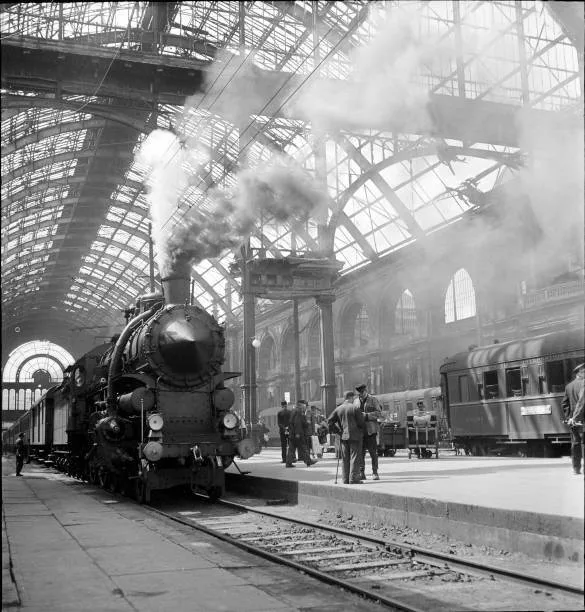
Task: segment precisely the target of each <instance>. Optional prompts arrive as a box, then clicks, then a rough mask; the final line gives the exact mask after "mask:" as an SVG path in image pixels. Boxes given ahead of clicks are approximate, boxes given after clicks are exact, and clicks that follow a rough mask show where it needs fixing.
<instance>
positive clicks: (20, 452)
mask: <svg viewBox="0 0 585 612" xmlns="http://www.w3.org/2000/svg"><path fill="white" fill-rule="evenodd" d="M15 446H16V448H15V450H16V475H17V476H22V474H21V473H20V472H22V466H23V465H24V459H25V457H26V444H25V442H24V434H23V433H22V432H20V433H19V434H18V438H17V439H16V444H15Z"/></svg>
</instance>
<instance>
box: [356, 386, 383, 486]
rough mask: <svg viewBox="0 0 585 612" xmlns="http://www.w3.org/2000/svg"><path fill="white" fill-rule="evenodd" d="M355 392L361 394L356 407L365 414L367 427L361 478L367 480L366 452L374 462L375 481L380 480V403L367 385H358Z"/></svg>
mask: <svg viewBox="0 0 585 612" xmlns="http://www.w3.org/2000/svg"><path fill="white" fill-rule="evenodd" d="M355 390H356V391H357V392H358V393H359V396H358V398H357V399H356V400H355V404H356V406H358V407H359V408H360V410H361V411H362V412H363V413H364V419H365V421H366V426H365V428H364V440H363V444H362V460H361V473H360V478H361V479H362V480H365V479H366V451H368V453H370V458H371V460H372V473H373V478H374V480H380V476H378V432H379V431H380V425H379V424H378V419H379V418H380V417H381V416H382V410H381V408H380V402H379V401H378V400H377V399H376V398H375V397H374V396H373V395H370V394H369V393H368V388H367V386H366V385H358V386H357V387H356V388H355Z"/></svg>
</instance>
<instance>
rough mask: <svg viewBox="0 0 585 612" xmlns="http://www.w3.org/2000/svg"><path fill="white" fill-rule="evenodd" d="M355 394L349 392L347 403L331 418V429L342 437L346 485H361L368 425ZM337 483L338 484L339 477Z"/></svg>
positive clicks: (343, 468)
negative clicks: (363, 445)
mask: <svg viewBox="0 0 585 612" xmlns="http://www.w3.org/2000/svg"><path fill="white" fill-rule="evenodd" d="M354 397H355V393H354V392H353V391H348V392H347V393H346V394H345V401H344V402H343V404H341V405H340V406H338V407H337V408H336V409H335V410H334V411H333V412H332V413H331V416H330V417H329V420H328V423H329V429H330V430H331V431H333V430H337V431H338V432H339V433H340V435H341V458H342V460H343V463H342V475H343V483H344V484H361V481H360V477H359V473H360V470H361V465H362V463H361V462H362V441H363V439H364V431H365V429H366V423H365V421H364V415H363V413H362V411H361V410H360V407H359V405H357V404H355V403H354ZM335 478H336V480H335V481H336V482H337V476H336V477H335Z"/></svg>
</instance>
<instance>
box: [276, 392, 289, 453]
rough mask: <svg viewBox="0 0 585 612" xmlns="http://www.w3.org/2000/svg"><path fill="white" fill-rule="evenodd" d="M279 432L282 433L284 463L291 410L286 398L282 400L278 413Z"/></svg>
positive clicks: (281, 446) (281, 443)
mask: <svg viewBox="0 0 585 612" xmlns="http://www.w3.org/2000/svg"><path fill="white" fill-rule="evenodd" d="M276 420H277V423H278V433H279V434H280V450H281V452H282V463H286V447H287V444H288V427H289V425H290V410H289V409H288V404H287V401H286V400H282V402H280V410H279V411H278V412H277V413H276Z"/></svg>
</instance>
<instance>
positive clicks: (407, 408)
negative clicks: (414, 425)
mask: <svg viewBox="0 0 585 612" xmlns="http://www.w3.org/2000/svg"><path fill="white" fill-rule="evenodd" d="M411 410H412V402H406V411H407V412H410V411H411Z"/></svg>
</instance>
